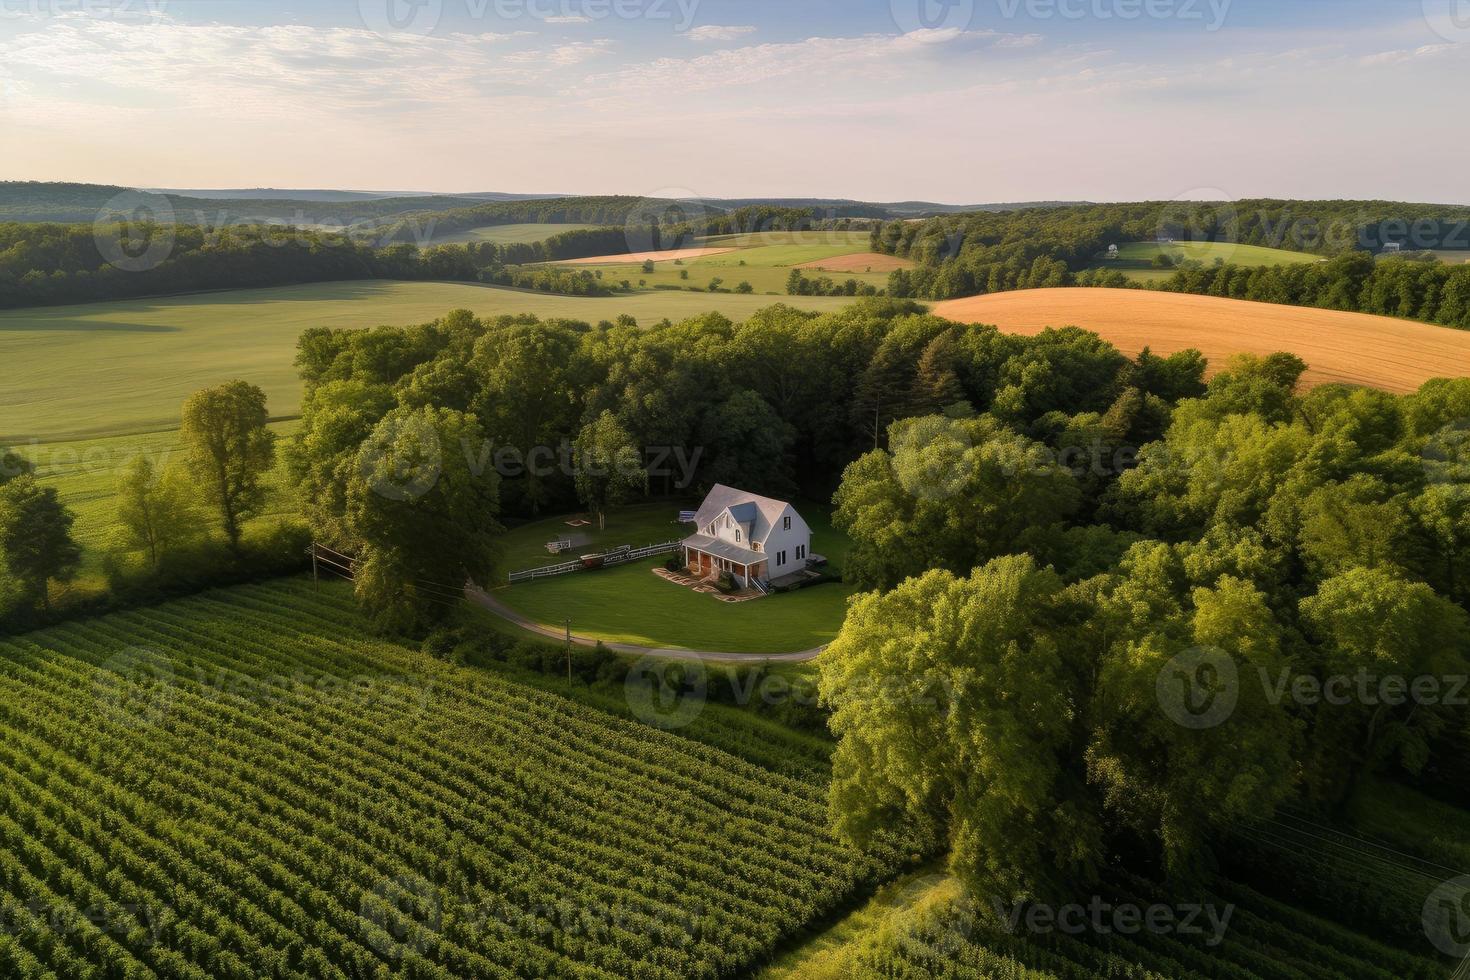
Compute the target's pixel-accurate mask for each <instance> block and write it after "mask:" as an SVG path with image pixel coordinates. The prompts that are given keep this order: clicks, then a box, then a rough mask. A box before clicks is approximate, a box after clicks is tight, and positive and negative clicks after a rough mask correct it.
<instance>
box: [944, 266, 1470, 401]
mask: <svg viewBox="0 0 1470 980" xmlns="http://www.w3.org/2000/svg"><path fill="white" fill-rule="evenodd" d="M934 312H935V313H936V314H937V315H938V316H941V317H944V318H945V319H948V320H957V321H959V322H961V323H989V324H994V325H995V326H997V327H999V328H1000V329H1002V330H1004V331H1006V332H1008V333H1016V334H1024V335H1026V336H1034V335H1035V334H1038V333H1040V332H1041V331H1042V330H1044V329H1046V328H1047V327H1066V326H1077V327H1081V328H1083V329H1084V330H1091V331H1093V332H1095V333H1097V334H1099V335H1100V336H1101V337H1102V338H1103V339H1104V340H1107V341H1109V342H1111V343H1112V344H1114V345H1115V346H1117V348H1118V349H1119V350H1121V351H1122V352H1123V353H1125V354H1128V355H1130V356H1131V355H1134V354H1137V353H1138V352H1139V351H1140V350H1142V349H1143V348H1144V347H1148V348H1149V349H1151V350H1152V351H1153V352H1154V353H1156V354H1172V353H1174V352H1175V351H1180V350H1184V349H1185V348H1189V347H1193V348H1196V349H1198V350H1199V351H1201V352H1202V353H1203V354H1204V355H1205V356H1206V357H1207V358H1209V361H1210V368H1211V370H1212V371H1218V370H1220V369H1221V368H1223V367H1224V364H1225V361H1226V360H1227V359H1228V358H1229V357H1231V356H1232V355H1234V354H1270V353H1273V352H1275V351H1291V352H1292V353H1294V354H1297V355H1298V356H1299V357H1301V358H1302V359H1303V360H1305V361H1306V362H1307V373H1306V376H1305V378H1304V383H1305V385H1306V386H1308V387H1313V386H1316V385H1321V384H1328V383H1332V382H1341V383H1344V384H1352V385H1363V386H1366V387H1370V388H1382V389H1383V390H1385V391H1393V392H1406V391H1413V390H1415V389H1417V388H1418V387H1419V386H1420V385H1422V384H1423V383H1424V382H1425V381H1428V380H1429V379H1430V378H1438V377H1461V376H1466V375H1470V331H1462V330H1452V329H1450V328H1448V327H1436V326H1432V325H1430V324H1427V323H1416V322H1414V321H1412V320H1398V319H1394V318H1392V317H1383V316H1371V315H1369V314H1366V313H1344V312H1340V311H1338V310H1319V309H1311V308H1307V307H1300V306H1278V305H1276V304H1272V303H1253V302H1249V301H1246V300H1237V299H1222V298H1220V297H1217V296H1193V295H1189V294H1185V293H1163V292H1153V291H1150V290H1145V289H1078V288H1063V289H1025V290H1020V291H1017V292H1009V293H992V294H990V295H987V296H970V297H966V298H964V299H956V300H949V301H947V302H943V303H939V304H937V305H936V306H935V307H934Z"/></svg>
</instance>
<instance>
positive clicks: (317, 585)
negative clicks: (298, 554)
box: [311, 541, 322, 592]
mask: <svg viewBox="0 0 1470 980" xmlns="http://www.w3.org/2000/svg"><path fill="white" fill-rule="evenodd" d="M321 590H322V583H321V579H319V578H317V574H316V542H315V541H313V542H312V543H311V591H313V592H320V591H321Z"/></svg>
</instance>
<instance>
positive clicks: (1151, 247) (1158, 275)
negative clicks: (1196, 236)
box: [1092, 242, 1322, 282]
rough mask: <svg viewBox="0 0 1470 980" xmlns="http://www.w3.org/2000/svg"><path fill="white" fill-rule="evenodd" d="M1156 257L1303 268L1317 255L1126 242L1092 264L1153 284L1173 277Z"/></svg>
mask: <svg viewBox="0 0 1470 980" xmlns="http://www.w3.org/2000/svg"><path fill="white" fill-rule="evenodd" d="M1160 254H1168V255H1170V256H1172V257H1173V258H1174V259H1175V260H1176V261H1182V260H1190V259H1192V260H1194V261H1196V262H1202V263H1204V264H1205V265H1213V264H1214V263H1215V260H1216V259H1219V260H1221V261H1224V262H1228V263H1230V264H1232V265H1246V266H1268V265H1304V264H1307V263H1311V262H1320V261H1322V257H1321V256H1319V255H1309V254H1307V253H1305V252H1291V251H1287V250H1286V249H1282V248H1267V247H1266V246H1264V245H1231V244H1229V243H1228V242H1175V243H1173V244H1172V245H1161V244H1158V243H1156V242H1128V243H1126V244H1119V245H1118V258H1116V259H1108V258H1105V257H1103V256H1101V255H1100V256H1098V257H1097V259H1096V260H1095V261H1094V262H1093V265H1092V267H1093V268H1095V269H1112V270H1116V271H1118V272H1121V273H1123V274H1124V275H1126V276H1127V277H1128V278H1129V279H1132V280H1133V281H1135V282H1156V281H1158V280H1162V279H1167V278H1169V277H1170V276H1172V275H1173V274H1174V270H1173V269H1155V268H1153V264H1152V263H1153V260H1154V259H1155V258H1156V257H1157V256H1158V255H1160Z"/></svg>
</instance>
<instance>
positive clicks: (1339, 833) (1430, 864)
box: [1279, 811, 1470, 878]
mask: <svg viewBox="0 0 1470 980" xmlns="http://www.w3.org/2000/svg"><path fill="white" fill-rule="evenodd" d="M1279 816H1282V817H1285V818H1286V819H1287V820H1294V821H1296V822H1297V823H1301V824H1306V825H1307V826H1309V827H1313V828H1316V829H1317V830H1320V831H1324V832H1326V833H1329V834H1333V835H1334V836H1336V837H1342V838H1345V839H1346V840H1348V841H1349V842H1351V844H1352V845H1361V846H1363V847H1368V848H1372V849H1374V850H1377V851H1382V852H1384V853H1386V854H1392V855H1393V856H1394V857H1396V858H1400V859H1403V860H1405V861H1412V862H1414V863H1415V864H1420V865H1423V866H1424V867H1427V868H1433V869H1434V870H1435V871H1436V872H1444V873H1446V874H1448V875H1450V876H1451V877H1456V878H1458V877H1462V876H1467V875H1470V872H1466V871H1462V870H1459V869H1456V868H1451V867H1449V866H1447V865H1443V864H1438V863H1436V862H1434V861H1430V860H1429V859H1427V858H1421V857H1418V856H1416V855H1413V854H1409V853H1406V852H1404V851H1400V850H1397V849H1395V848H1392V847H1389V846H1388V845H1387V844H1380V843H1378V842H1377V841H1374V840H1370V839H1369V838H1367V837H1363V836H1361V835H1359V834H1354V833H1350V832H1349V831H1345V830H1340V829H1337V828H1335V827H1329V826H1327V825H1326V824H1320V823H1317V822H1316V821H1313V820H1308V819H1306V818H1305V817H1299V816H1296V815H1294V814H1292V813H1289V812H1284V811H1283V812H1282V813H1281V814H1279ZM1303 833H1306V831H1303Z"/></svg>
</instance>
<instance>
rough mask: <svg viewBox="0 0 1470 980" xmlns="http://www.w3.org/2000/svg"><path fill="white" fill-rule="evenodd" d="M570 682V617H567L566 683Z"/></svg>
mask: <svg viewBox="0 0 1470 980" xmlns="http://www.w3.org/2000/svg"><path fill="white" fill-rule="evenodd" d="M571 682H572V617H570V616H568V617H567V683H568V684H570V683H571Z"/></svg>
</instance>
